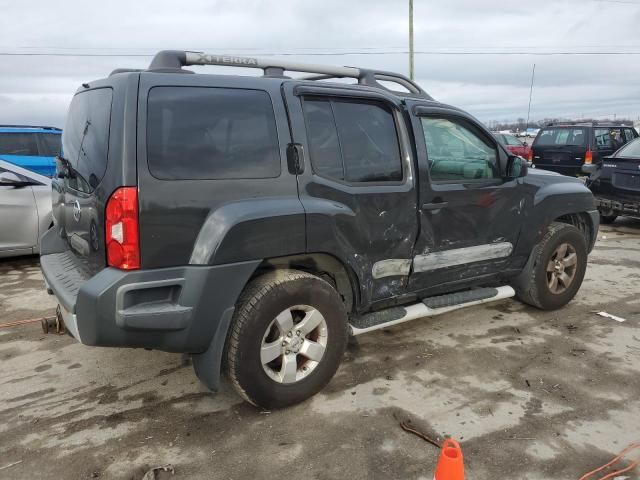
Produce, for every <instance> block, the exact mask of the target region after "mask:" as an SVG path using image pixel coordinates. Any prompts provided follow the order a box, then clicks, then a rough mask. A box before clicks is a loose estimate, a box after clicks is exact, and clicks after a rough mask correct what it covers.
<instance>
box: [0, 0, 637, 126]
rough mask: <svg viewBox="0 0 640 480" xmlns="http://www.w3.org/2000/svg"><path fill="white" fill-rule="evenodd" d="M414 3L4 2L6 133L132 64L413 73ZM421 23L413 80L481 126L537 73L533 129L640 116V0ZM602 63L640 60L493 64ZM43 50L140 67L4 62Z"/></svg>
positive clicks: (438, 0) (439, 0) (488, 4)
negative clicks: (210, 58) (219, 57)
mask: <svg viewBox="0 0 640 480" xmlns="http://www.w3.org/2000/svg"><path fill="white" fill-rule="evenodd" d="M407 4H408V0H384V1H383V0H358V1H356V0H351V1H346V0H321V1H293V0H277V1H275V0H274V1H258V0H253V1H242V0H237V1H230V0H226V1H214V0H170V1H168V0H154V1H142V0H133V1H132V0H127V1H123V0H109V1H108V2H91V1H86V0H85V1H82V2H80V1H64V2H51V1H50V0H47V1H42V0H31V1H29V2H16V1H13V0H0V9H1V10H0V11H1V12H2V13H1V14H0V53H2V55H0V123H29V124H32V123H33V124H51V125H58V126H62V125H63V122H64V117H65V114H66V110H67V107H68V104H69V101H70V98H71V96H72V94H73V92H74V91H75V90H76V88H77V87H78V85H79V84H80V83H82V82H86V81H90V80H93V79H97V78H101V77H104V76H106V75H108V74H109V72H110V71H111V70H112V69H114V68H117V67H137V68H145V67H146V66H147V65H148V63H149V61H150V57H147V56H131V55H146V54H151V53H153V52H155V51H157V50H162V49H190V50H206V51H208V52H212V53H237V54H241V53H242V54H246V55H251V56H260V54H282V53H287V54H293V56H287V58H288V59H290V60H293V59H295V60H299V61H312V62H314V63H327V64H334V65H335V64H338V65H355V66H366V67H375V68H380V69H384V70H395V71H398V72H402V73H405V74H408V57H407V55H406V53H404V52H406V50H407V49H408V28H407V25H408V19H407V18H408V8H407ZM414 15H415V49H416V51H417V52H428V53H418V54H417V55H416V59H415V65H416V75H415V76H416V80H417V81H418V82H419V83H420V85H421V86H422V87H423V88H424V89H425V90H426V91H427V92H429V93H430V94H431V95H432V96H433V97H434V98H436V99H437V100H440V101H443V102H447V103H451V104H454V105H456V106H460V107H462V108H464V109H466V110H468V111H469V112H471V113H472V114H474V115H476V116H477V117H479V118H480V119H482V120H484V121H489V120H515V119H516V118H518V117H526V115H527V104H528V96H529V82H530V79H531V68H532V65H533V63H535V64H536V76H535V85H534V90H533V103H532V107H531V118H532V119H542V118H546V117H580V116H596V117H605V116H613V115H614V114H616V115H617V116H618V118H620V117H623V116H624V117H632V118H633V119H634V120H637V119H638V118H639V116H640V82H639V80H640V0H555V1H554V0H545V1H532V0H515V1H509V0H503V1H497V0H446V1H445V0H415V7H414ZM595 51H597V52H617V53H625V52H627V53H629V52H635V53H636V54H635V55H597V56H596V55H584V56H582V55H580V56H578V55H571V56H566V55H553V56H549V55H505V54H499V55H487V53H489V52H502V53H504V52H520V53H522V52H529V53H530V52H539V53H549V52H595ZM46 52H50V53H57V54H61V53H62V54H65V55H70V54H87V53H90V54H102V55H104V54H109V55H115V54H126V55H129V56H122V57H117V56H102V57H87V56H82V57H79V56H77V57H74V56H16V55H11V56H9V55H6V54H7V53H11V54H16V53H46ZM327 52H329V53H336V52H340V53H342V54H341V55H319V54H324V53H327ZM349 52H360V53H362V52H367V53H370V54H368V55H363V54H356V55H351V54H347V53H349ZM375 52H385V53H384V54H379V53H375ZM452 52H458V53H462V52H464V53H470V52H471V53H472V54H465V55H449V54H447V55H445V53H452ZM309 53H314V54H316V55H314V56H310V55H308V54H309ZM374 53H375V54H374ZM434 53H438V54H434ZM215 70H216V69H215V68H214V67H209V69H208V71H215ZM236 70H237V69H236ZM242 73H247V72H242Z"/></svg>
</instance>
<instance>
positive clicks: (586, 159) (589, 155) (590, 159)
mask: <svg viewBox="0 0 640 480" xmlns="http://www.w3.org/2000/svg"><path fill="white" fill-rule="evenodd" d="M584 163H588V164H591V163H593V152H592V151H591V150H587V153H585V154H584Z"/></svg>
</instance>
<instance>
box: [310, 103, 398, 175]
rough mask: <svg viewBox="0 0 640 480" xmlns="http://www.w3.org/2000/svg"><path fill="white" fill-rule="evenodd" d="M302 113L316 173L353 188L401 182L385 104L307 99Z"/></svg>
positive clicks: (395, 136)
mask: <svg viewBox="0 0 640 480" xmlns="http://www.w3.org/2000/svg"><path fill="white" fill-rule="evenodd" d="M303 109H304V115H305V120H306V123H307V125H306V127H307V137H308V140H309V149H310V150H311V152H310V153H311V164H312V166H313V169H314V171H315V172H316V173H318V174H320V175H323V176H325V177H329V178H333V179H337V180H345V181H347V182H353V183H361V182H388V181H400V180H402V162H401V158H400V145H399V143H398V134H397V131H396V126H395V120H394V118H393V113H392V111H391V110H390V109H389V108H388V107H387V106H386V105H383V104H381V103H378V102H370V101H355V100H343V99H328V98H314V97H309V98H305V99H304V102H303Z"/></svg>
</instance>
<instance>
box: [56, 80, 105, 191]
mask: <svg viewBox="0 0 640 480" xmlns="http://www.w3.org/2000/svg"><path fill="white" fill-rule="evenodd" d="M112 96H113V93H112V90H111V88H98V89H95V90H86V91H83V92H80V93H77V94H76V95H75V97H73V100H72V101H71V106H70V107H69V113H68V114H67V121H66V123H65V126H64V131H63V133H62V150H63V152H64V159H65V160H66V161H67V162H68V164H69V166H70V167H71V168H72V169H73V171H72V172H71V173H72V175H71V177H70V178H69V179H66V180H67V182H66V185H67V186H69V187H70V188H73V189H74V190H81V191H85V192H88V193H90V192H92V191H93V190H94V189H95V188H96V187H97V186H98V184H99V183H100V180H102V177H103V176H104V172H105V171H106V169H107V158H108V154H109V127H110V124H111V100H112Z"/></svg>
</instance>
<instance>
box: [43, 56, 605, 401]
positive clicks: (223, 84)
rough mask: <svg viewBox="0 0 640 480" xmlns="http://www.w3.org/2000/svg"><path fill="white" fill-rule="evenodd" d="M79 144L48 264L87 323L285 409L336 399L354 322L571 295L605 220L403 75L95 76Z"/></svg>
mask: <svg viewBox="0 0 640 480" xmlns="http://www.w3.org/2000/svg"><path fill="white" fill-rule="evenodd" d="M200 64H206V65H208V64H215V65H231V66H240V67H244V66H251V67H254V68H255V67H257V68H261V69H263V70H264V76H262V77H247V76H226V75H205V74H188V73H190V72H188V71H186V70H184V69H183V67H184V66H187V65H200ZM291 71H294V72H306V73H308V74H310V76H307V77H305V78H303V79H292V78H289V77H287V76H285V73H286V72H291ZM336 77H345V78H352V79H355V81H356V82H357V84H353V85H348V84H344V83H331V82H330V81H326V80H331V79H332V78H336ZM323 80H324V81H323ZM383 84H384V85H389V84H394V85H396V86H397V87H396V88H398V89H399V90H404V91H405V92H404V93H401V92H397V91H392V90H390V89H388V88H386V87H385V86H383ZM63 150H64V158H60V159H59V161H58V178H57V179H56V180H55V181H54V187H53V196H54V216H55V226H54V228H52V229H51V230H50V231H49V232H48V233H47V234H46V235H44V236H43V237H42V240H41V262H42V269H43V272H44V276H45V279H46V282H47V285H48V288H49V289H50V291H51V292H52V293H53V294H54V295H56V297H57V298H58V300H59V303H60V310H59V311H60V318H61V320H63V321H64V324H65V325H66V327H67V329H68V330H69V331H70V332H71V334H72V335H73V336H74V337H75V338H76V339H78V340H79V341H80V342H82V343H83V344H85V345H94V346H117V347H145V348H156V349H161V350H166V351H172V352H187V353H189V354H191V355H192V358H193V363H194V367H195V370H196V373H197V375H198V377H199V378H200V379H201V380H202V381H203V382H204V383H205V384H206V385H208V386H209V387H210V388H211V389H214V390H215V389H216V388H217V386H218V383H219V374H220V372H221V370H222V371H225V372H226V373H227V375H228V376H229V378H230V379H231V382H232V383H233V384H234V385H235V387H236V388H237V390H238V392H239V393H240V394H241V395H242V396H243V397H244V398H245V399H246V400H248V401H249V402H251V403H253V404H256V405H260V406H262V407H265V408H273V407H282V406H286V405H291V404H294V403H296V402H300V401H302V400H304V399H306V398H308V397H310V396H312V395H313V394H315V393H316V392H318V391H319V390H320V389H321V388H322V387H323V386H324V385H325V384H326V383H327V382H328V381H329V380H330V379H331V377H332V375H333V374H334V373H335V371H336V369H337V368H338V364H339V363H340V360H341V358H342V355H343V352H344V349H345V346H346V344H347V337H348V335H349V334H352V335H358V334H361V333H365V332H368V331H371V330H375V329H379V328H383V327H387V326H390V325H395V324H399V323H402V322H405V321H407V320H411V319H415V318H419V317H424V316H430V315H437V314H440V313H443V312H447V311H450V310H453V309H455V308H459V307H462V306H469V305H475V304H479V303H483V302H488V301H491V300H496V299H501V298H506V297H511V296H513V295H516V296H517V297H518V298H520V299H521V300H522V301H524V302H526V303H529V304H531V305H535V306H536V307H539V308H543V309H555V308H559V307H562V306H563V305H564V304H566V303H567V302H568V301H570V300H571V299H572V298H573V296H574V295H575V294H576V292H577V290H578V288H579V287H580V284H581V283H582V279H583V276H584V274H585V269H586V265H587V254H588V252H589V251H590V250H591V248H592V247H593V244H594V241H595V238H596V234H597V230H598V212H597V210H596V208H595V205H594V198H593V196H592V194H591V192H590V191H589V190H588V189H587V188H586V187H585V186H584V185H583V184H582V183H581V182H580V181H579V180H577V179H572V178H568V177H564V176H561V175H557V174H554V173H550V172H542V171H528V170H527V165H526V162H525V161H524V160H523V159H521V158H520V157H515V156H511V155H509V154H508V153H507V152H506V150H505V149H504V148H503V147H502V146H501V145H500V144H499V143H498V142H497V141H496V139H495V138H494V137H493V136H492V135H491V133H490V132H489V131H488V130H487V129H486V128H485V127H484V126H483V125H482V124H481V123H480V122H478V121H477V120H476V119H475V118H473V117H472V116H470V115H468V114H467V113H465V112H463V111H461V110H460V109H458V108H455V107H451V106H448V105H444V104H442V103H439V102H437V101H435V100H433V99H432V98H431V97H430V96H429V95H428V94H426V93H425V92H424V91H423V90H422V89H421V88H420V87H419V86H418V85H416V84H415V83H413V82H412V81H410V80H409V79H407V78H406V77H403V76H401V75H398V74H395V73H389V72H379V71H374V70H366V69H359V68H353V67H328V66H321V65H305V64H296V63H286V62H281V61H278V60H271V59H268V60H261V59H253V58H251V59H237V58H236V57H225V56H212V55H203V54H199V53H192V52H177V51H166V52H161V53H159V54H158V55H156V57H155V58H154V60H153V62H152V63H151V65H150V68H149V69H148V70H145V71H127V70H118V71H116V72H114V73H113V74H112V75H111V76H110V77H109V78H106V79H103V80H98V81H95V82H90V83H89V84H84V85H83V87H81V88H80V89H79V90H78V92H77V93H76V95H75V96H74V98H73V101H72V103H71V107H70V110H69V115H68V120H67V124H66V126H65V129H64V134H63Z"/></svg>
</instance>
